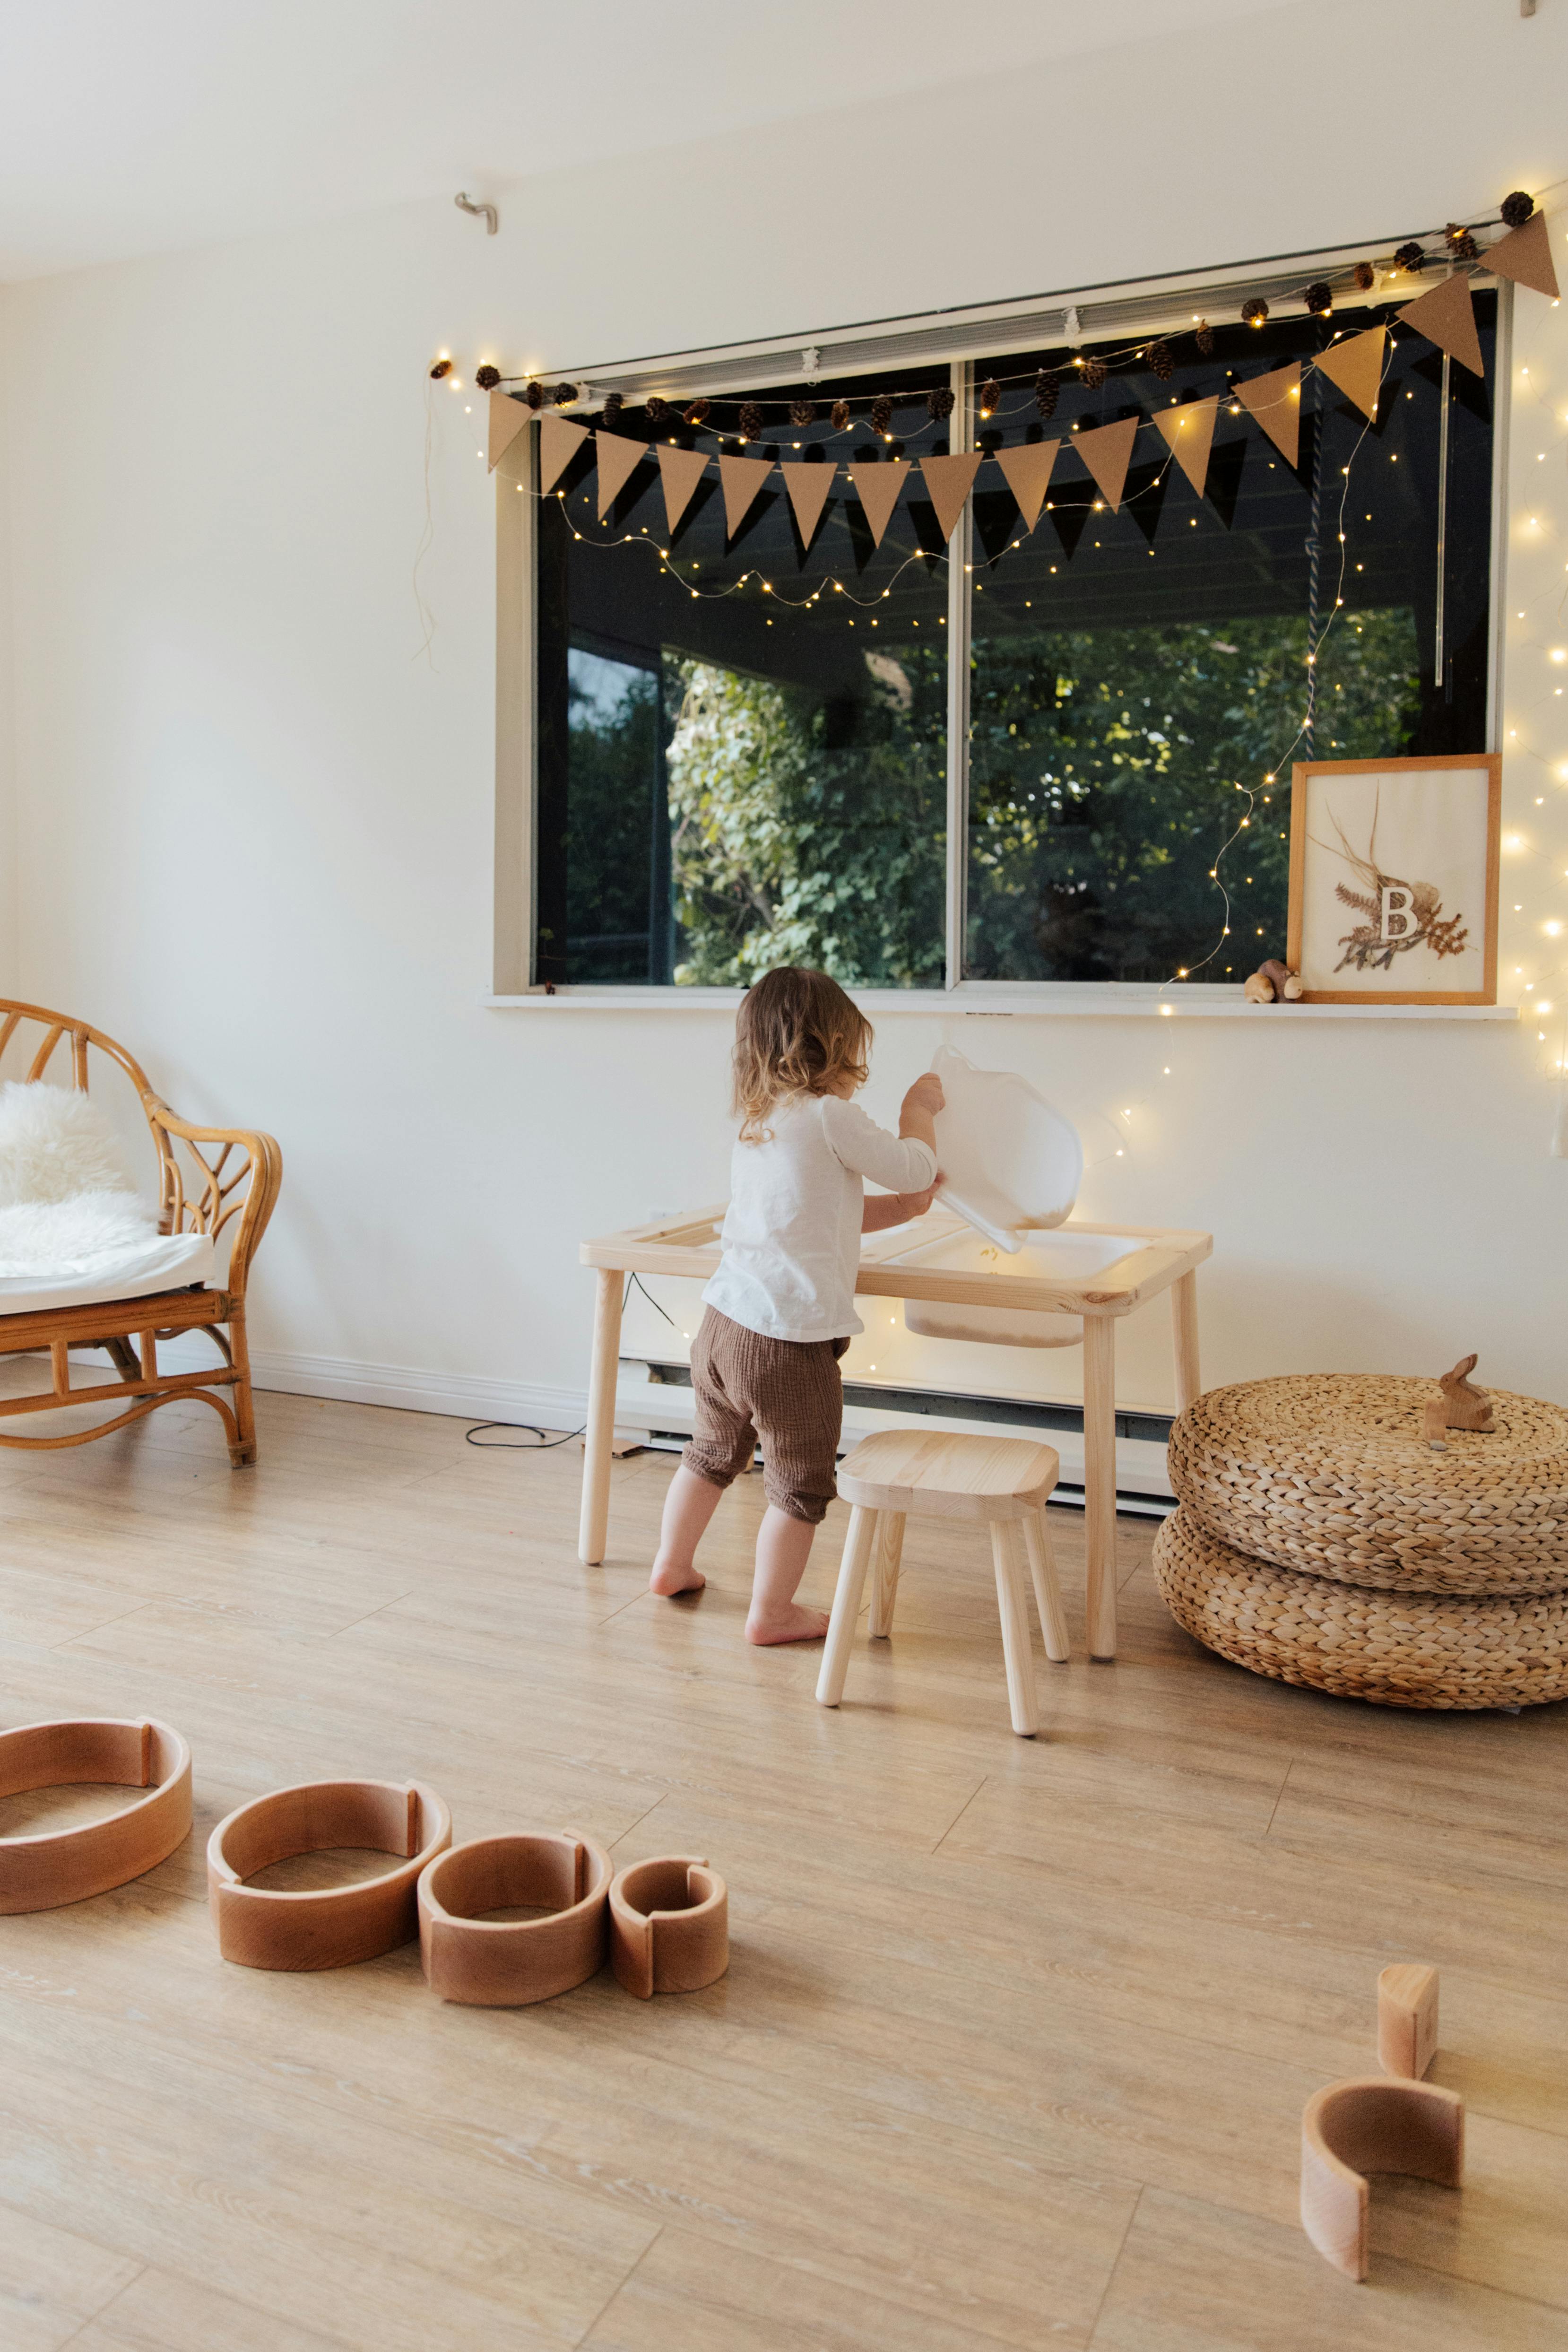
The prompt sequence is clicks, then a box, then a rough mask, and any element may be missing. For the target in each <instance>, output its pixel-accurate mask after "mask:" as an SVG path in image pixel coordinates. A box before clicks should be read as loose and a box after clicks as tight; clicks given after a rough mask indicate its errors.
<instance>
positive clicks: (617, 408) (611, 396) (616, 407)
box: [599, 392, 626, 425]
mask: <svg viewBox="0 0 1568 2352" xmlns="http://www.w3.org/2000/svg"><path fill="white" fill-rule="evenodd" d="M625 405H626V400H625V395H624V394H622V393H619V392H607V393H606V394H605V395H604V405H603V407H602V408H601V410H600V412H599V414H600V415H601V418H602V419H603V421H604V423H605V424H606V425H613V424H614V423H615V422H616V420H617V418H618V417H619V416H620V415H621V412H622V409H623V408H624V407H625Z"/></svg>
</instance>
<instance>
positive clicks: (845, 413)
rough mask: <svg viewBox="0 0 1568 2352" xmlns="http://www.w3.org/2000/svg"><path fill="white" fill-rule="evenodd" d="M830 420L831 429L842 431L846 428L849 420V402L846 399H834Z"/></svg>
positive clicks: (837, 431)
mask: <svg viewBox="0 0 1568 2352" xmlns="http://www.w3.org/2000/svg"><path fill="white" fill-rule="evenodd" d="M832 421H833V430H834V432H835V433H842V432H844V431H846V430H847V428H848V425H849V421H850V404H849V402H848V401H847V400H835V401H834V403H833V420H832Z"/></svg>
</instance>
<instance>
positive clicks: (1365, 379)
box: [1317, 327, 1388, 424]
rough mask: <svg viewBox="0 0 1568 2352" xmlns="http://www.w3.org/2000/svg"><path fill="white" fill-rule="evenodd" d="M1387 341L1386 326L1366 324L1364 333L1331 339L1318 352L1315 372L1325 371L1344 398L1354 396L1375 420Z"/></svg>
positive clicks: (1324, 373) (1358, 405)
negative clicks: (1326, 347)
mask: <svg viewBox="0 0 1568 2352" xmlns="http://www.w3.org/2000/svg"><path fill="white" fill-rule="evenodd" d="M1387 341H1388V330H1387V329H1386V327H1368V329H1367V330H1366V332H1365V333H1364V335H1347V336H1346V337H1345V339H1344V341H1343V343H1331V344H1330V345H1329V347H1328V350H1327V351H1326V352H1320V353H1319V354H1318V362H1317V366H1318V373H1319V374H1320V375H1326V376H1327V378H1328V380H1329V382H1330V383H1332V384H1335V385H1337V386H1338V388H1339V390H1340V391H1341V392H1343V394H1344V396H1345V398H1346V399H1347V400H1354V403H1355V404H1356V406H1357V407H1358V408H1359V409H1360V410H1361V412H1362V414H1363V415H1365V416H1370V417H1371V418H1372V420H1373V422H1374V424H1375V423H1376V421H1377V394H1378V391H1379V389H1380V387H1381V385H1382V383H1383V348H1384V345H1385V343H1386V342H1387Z"/></svg>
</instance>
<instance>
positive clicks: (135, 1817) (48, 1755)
mask: <svg viewBox="0 0 1568 2352" xmlns="http://www.w3.org/2000/svg"><path fill="white" fill-rule="evenodd" d="M87 1780H109V1781H113V1782H116V1783H123V1784H124V1785H125V1786H126V1787H128V1788H132V1789H145V1790H147V1792H148V1793H147V1795H146V1796H144V1797H138V1798H135V1799H134V1800H133V1801H131V1803H130V1804H129V1805H126V1806H125V1807H124V1808H123V1809H122V1810H121V1811H119V1812H116V1813H107V1814H105V1815H104V1816H103V1818H102V1819H101V1820H99V1821H96V1822H83V1823H82V1825H81V1826H80V1828H78V1829H68V1830H45V1831H43V1832H40V1833H39V1834H38V1835H37V1836H36V1837H14V1838H0V1913H9V1912H15V1911H52V1910H54V1909H56V1908H57V1906H59V1905H60V1904H62V1903H80V1902H83V1901H85V1900H86V1898H87V1897H88V1896H89V1895H106V1894H107V1893H108V1892H109V1890H110V1887H111V1886H123V1885H126V1883H127V1882H128V1881H129V1880H130V1879H132V1878H140V1877H141V1874H142V1873H143V1872H144V1871H148V1870H152V1869H155V1868H156V1867H157V1865H158V1864H159V1863H161V1862H166V1861H167V1860H168V1858H169V1856H170V1855H171V1854H172V1853H173V1851H174V1848H175V1847H176V1846H177V1845H178V1844H179V1843H180V1841H181V1839H182V1838H185V1837H189V1835H190V1833H191V1750H190V1748H189V1746H188V1745H187V1744H186V1742H185V1741H184V1740H183V1738H181V1736H180V1734H179V1733H178V1732H177V1731H174V1730H172V1728H171V1727H170V1726H169V1725H168V1724H166V1723H159V1722H157V1721H155V1720H154V1719H153V1718H152V1717H151V1716H144V1717H137V1718H134V1719H130V1720H122V1719H120V1717H114V1716H83V1717H78V1719H76V1720H74V1721H69V1722H60V1723H25V1724H21V1725H19V1726H18V1727H17V1728H16V1730H15V1731H3V1732H0V1797H19V1796H21V1795H22V1794H23V1792H24V1791H25V1790H28V1789H53V1788H62V1787H66V1786H68V1785H70V1784H72V1783H78V1782H81V1781H87Z"/></svg>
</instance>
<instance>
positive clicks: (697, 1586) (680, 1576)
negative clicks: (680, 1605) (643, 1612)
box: [648, 1559, 707, 1601]
mask: <svg viewBox="0 0 1568 2352" xmlns="http://www.w3.org/2000/svg"><path fill="white" fill-rule="evenodd" d="M706 1582H707V1579H706V1576H705V1575H704V1574H703V1572H702V1570H701V1569H700V1568H692V1567H686V1568H677V1567H676V1566H675V1565H674V1562H673V1561H670V1562H666V1561H664V1560H658V1559H656V1560H655V1561H654V1562H653V1572H652V1574H651V1575H650V1576H649V1579H648V1590H649V1591H650V1592H657V1593H661V1594H663V1596H664V1599H665V1600H666V1601H673V1600H674V1597H675V1595H676V1593H677V1592H700V1591H702V1589H703V1587H704V1585H705V1584H706Z"/></svg>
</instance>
